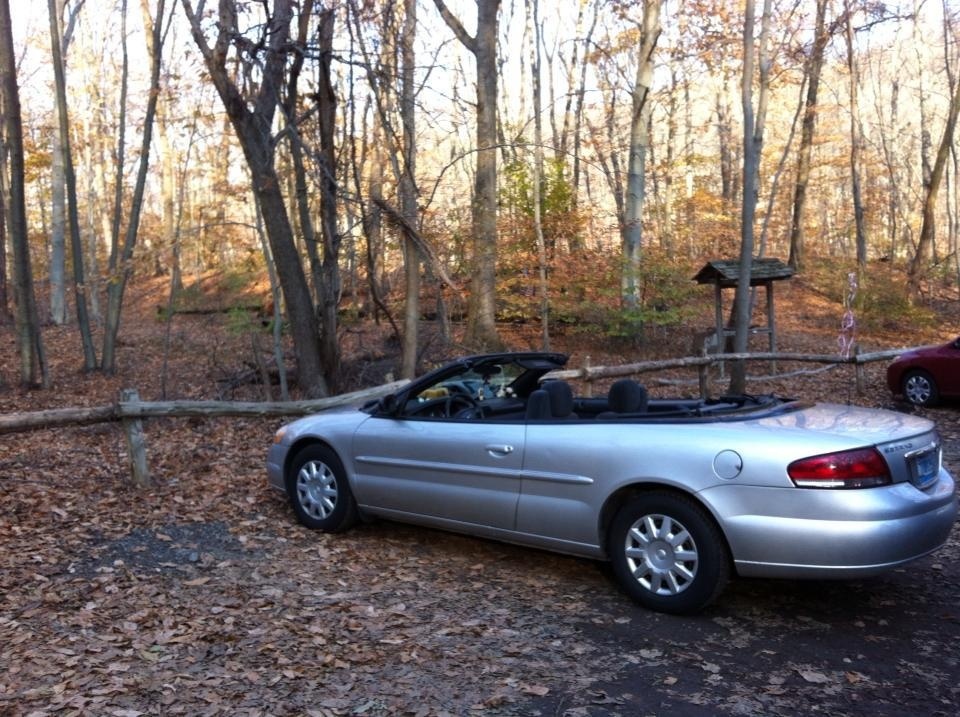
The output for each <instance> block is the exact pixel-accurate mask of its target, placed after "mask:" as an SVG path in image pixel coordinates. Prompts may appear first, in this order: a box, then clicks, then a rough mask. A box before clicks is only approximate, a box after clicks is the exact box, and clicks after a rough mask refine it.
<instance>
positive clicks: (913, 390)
mask: <svg viewBox="0 0 960 717" xmlns="http://www.w3.org/2000/svg"><path fill="white" fill-rule="evenodd" d="M903 395H904V396H906V398H907V400H908V401H909V402H910V403H912V404H914V405H917V406H932V405H934V404H935V403H937V401H939V400H940V389H938V388H937V382H936V381H934V380H933V376H931V375H930V374H929V373H927V372H926V371H921V370H919V369H917V370H914V371H910V372H908V373H907V374H906V375H905V376H904V377H903Z"/></svg>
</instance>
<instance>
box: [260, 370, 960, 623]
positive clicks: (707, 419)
mask: <svg viewBox="0 0 960 717" xmlns="http://www.w3.org/2000/svg"><path fill="white" fill-rule="evenodd" d="M565 362H566V356H563V355H561V354H553V353H504V354H495V355H484V356H472V357H468V358H463V359H460V360H458V361H454V362H453V363H450V364H448V365H446V366H444V367H442V368H440V369H437V370H435V371H433V372H432V373H429V374H428V375H426V376H423V377H422V378H420V379H418V380H416V381H414V382H412V383H410V384H408V385H407V386H406V387H404V388H403V389H402V390H401V391H399V392H398V393H396V394H391V395H389V396H386V397H384V398H382V399H380V400H379V401H375V402H371V403H369V404H367V405H365V406H362V407H355V408H351V409H345V410H332V411H328V412H324V413H321V414H317V415H314V416H309V417H307V418H303V419H300V420H298V421H294V422H293V423H290V424H288V425H286V426H284V427H283V428H281V429H280V430H279V431H278V432H277V434H276V437H275V439H274V444H273V446H272V448H271V449H270V451H269V455H268V458H267V472H268V475H269V480H270V483H271V485H272V486H274V487H275V488H277V489H279V490H282V491H284V492H285V493H286V495H287V496H288V497H289V500H290V503H291V505H292V506H293V511H294V513H295V514H296V517H297V519H298V520H299V521H300V522H301V523H302V524H303V525H305V526H307V527H308V528H313V529H318V530H323V531H329V532H337V531H342V530H345V529H347V528H349V527H350V526H351V525H353V524H354V523H355V522H356V521H357V520H358V519H361V518H367V517H382V518H388V519H391V520H397V521H403V522H408V523H417V524H420V525H425V526H430V527H434V528H442V529H446V530H453V531H458V532H462V533H469V534H471V535H476V536H482V537H485V538H494V539H497V540H503V541H508V542H511V543H519V544H524V545H529V546H533V547H536V548H544V549H547V550H553V551H558V552H562V553H569V554H573V555H579V556H586V557H589V558H597V559H604V560H609V561H610V562H611V563H612V566H613V571H614V573H615V575H616V577H617V579H618V580H619V582H620V584H621V585H622V587H623V589H624V590H625V591H626V592H627V593H628V594H629V595H630V596H631V597H632V598H634V599H635V600H636V601H637V602H639V603H640V604H642V605H644V606H646V607H648V608H652V609H654V610H660V611H663V612H669V613H690V612H696V611H698V610H700V609H702V608H703V607H705V606H706V605H708V604H709V603H710V602H711V601H712V600H714V599H715V598H716V597H717V596H718V595H719V593H720V592H721V590H722V589H723V587H724V585H725V583H726V582H727V581H728V579H729V578H730V577H731V576H732V575H734V574H736V575H741V576H753V577H785V578H818V579H822V578H854V577H864V576H870V575H874V574H877V573H880V572H883V571H886V570H890V569H891V568H894V567H896V566H899V565H902V564H904V563H907V562H909V561H911V560H914V559H916V558H919V557H921V556H923V555H926V554H928V553H930V552H931V551H933V550H936V549H937V548H938V547H940V546H941V545H942V544H943V543H944V542H945V541H946V539H947V536H948V534H949V533H950V530H951V528H952V527H953V524H954V520H955V518H956V513H957V500H956V497H955V493H954V482H953V479H952V478H951V476H950V475H949V473H948V472H947V471H946V470H944V468H943V466H942V461H941V457H942V456H941V443H940V438H939V436H938V434H937V432H936V430H935V428H934V425H933V424H932V423H931V422H930V421H928V420H926V419H923V418H918V417H916V416H910V415H905V414H900V413H894V412H889V411H880V410H872V409H866V408H858V407H855V406H840V405H825V404H811V403H805V402H801V401H794V400H785V399H780V398H776V397H772V396H760V397H757V396H736V397H723V398H719V399H710V400H699V399H676V400H667V399H656V398H649V397H648V395H647V392H646V390H645V389H644V387H643V386H642V385H640V384H639V383H637V382H635V381H632V380H629V379H622V380H619V381H617V382H615V383H614V384H613V385H612V386H611V387H610V390H609V393H608V394H607V395H606V396H603V397H596V398H591V397H582V398H575V397H574V395H573V392H572V391H571V388H570V386H569V384H567V383H566V382H564V381H561V380H551V379H550V376H549V374H550V372H551V371H555V370H556V369H560V368H562V367H563V365H564V364H565Z"/></svg>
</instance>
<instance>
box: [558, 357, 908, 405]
mask: <svg viewBox="0 0 960 717" xmlns="http://www.w3.org/2000/svg"><path fill="white" fill-rule="evenodd" d="M910 350H911V349H888V350H885V351H873V352H871V353H859V352H855V353H854V354H853V355H852V356H849V357H844V356H839V355H837V354H800V353H783V352H777V353H742V354H707V353H704V354H703V355H701V356H688V357H686V358H678V359H664V360H662V361H640V362H637V363H629V364H623V365H621V366H589V365H587V366H583V367H582V368H574V369H564V370H562V371H553V372H551V374H550V375H551V376H552V377H554V378H561V379H565V380H580V381H584V382H586V383H587V384H590V383H592V382H593V381H597V380H600V379H606V378H621V377H624V376H635V375H637V374H641V373H651V372H653V371H664V370H666V369H672V368H696V369H697V371H698V373H699V378H700V395H701V396H703V397H706V396H707V394H708V387H707V384H708V381H707V371H708V370H709V369H710V367H712V366H713V365H715V364H719V363H724V362H726V361H741V360H742V361H773V362H776V361H795V362H799V363H820V364H834V365H843V364H848V365H852V366H854V367H855V368H856V381H857V393H858V394H860V395H863V367H864V366H865V365H866V364H868V363H872V362H875V361H885V360H889V359H891V358H893V357H895V356H899V355H900V354H902V353H903V352H904V351H910ZM774 378H775V377H774Z"/></svg>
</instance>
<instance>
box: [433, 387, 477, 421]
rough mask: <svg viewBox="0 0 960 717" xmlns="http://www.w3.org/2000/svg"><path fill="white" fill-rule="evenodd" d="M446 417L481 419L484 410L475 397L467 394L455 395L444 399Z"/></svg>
mask: <svg viewBox="0 0 960 717" xmlns="http://www.w3.org/2000/svg"><path fill="white" fill-rule="evenodd" d="M443 411H444V415H446V416H447V417H448V418H454V417H456V418H480V417H481V416H483V410H482V409H481V408H480V404H479V402H478V401H477V399H475V398H474V397H473V396H471V395H470V394H467V393H453V394H450V395H449V396H447V397H446V398H445V399H444V406H443Z"/></svg>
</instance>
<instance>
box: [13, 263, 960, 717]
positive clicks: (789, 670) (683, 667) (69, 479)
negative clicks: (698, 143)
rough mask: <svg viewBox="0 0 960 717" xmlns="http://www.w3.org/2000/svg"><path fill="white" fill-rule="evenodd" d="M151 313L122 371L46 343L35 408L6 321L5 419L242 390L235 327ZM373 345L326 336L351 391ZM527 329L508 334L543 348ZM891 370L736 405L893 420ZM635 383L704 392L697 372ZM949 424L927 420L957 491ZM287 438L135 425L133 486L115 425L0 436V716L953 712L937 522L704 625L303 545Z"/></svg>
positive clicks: (587, 347)
mask: <svg viewBox="0 0 960 717" xmlns="http://www.w3.org/2000/svg"><path fill="white" fill-rule="evenodd" d="M785 284H787V285H786V286H783V287H780V286H778V287H777V291H778V294H777V308H778V326H779V336H778V343H779V347H780V348H781V349H782V350H784V351H793V352H805V353H816V354H827V353H835V352H836V347H837V335H838V327H839V324H840V318H841V315H842V313H843V310H842V307H840V306H839V305H837V304H836V303H835V302H830V301H828V300H827V299H825V298H824V297H823V296H822V295H820V294H818V293H817V292H815V291H813V290H812V289H811V288H810V287H809V286H805V285H804V284H803V283H802V282H801V281H799V280H795V281H792V282H785ZM705 293H706V290H705ZM161 296H162V288H161V287H160V286H159V285H157V286H151V287H148V288H144V287H143V286H142V287H140V288H139V289H137V288H134V290H133V291H132V292H130V307H129V309H128V310H127V313H126V314H125V319H124V324H123V327H122V333H121V336H122V344H121V347H120V351H119V355H118V365H119V372H118V374H117V375H116V376H112V377H106V376H103V375H100V374H84V373H83V372H82V371H81V370H80V365H81V347H80V339H79V336H78V334H77V332H76V329H75V327H47V328H45V330H44V340H45V344H46V350H47V355H48V357H49V361H50V366H51V370H52V375H53V380H54V385H53V387H52V388H51V389H49V390H42V391H41V390H31V391H27V390H22V389H20V388H17V387H16V378H17V357H16V352H15V346H14V336H13V331H12V329H10V328H8V327H0V414H10V413H17V412H23V411H32V410H40V409H46V408H60V407H69V406H98V405H106V404H109V403H113V402H115V401H116V399H117V395H118V393H119V390H120V389H121V388H124V387H135V388H137V389H138V390H139V392H140V395H141V397H142V398H144V399H145V400H159V399H161V398H165V399H178V398H192V399H213V398H227V399H230V398H233V399H238V400H259V399H261V398H262V395H261V393H260V389H259V387H257V386H256V385H254V384H240V385H236V381H235V379H236V377H238V376H240V375H241V374H242V373H243V372H245V371H248V370H249V368H250V366H249V364H248V362H249V359H250V357H251V356H252V349H251V345H252V343H251V334H250V332H249V331H245V330H243V326H242V325H240V324H243V323H244V322H243V320H241V319H238V318H237V315H236V314H224V313H210V314H190V315H185V314H184V315H181V314H178V315H176V316H175V317H174V319H173V321H172V323H171V324H170V325H169V327H168V326H167V325H166V324H165V323H164V322H163V321H161V320H160V319H158V317H157V311H156V307H157V305H158V304H162V303H163V299H162V298H158V297H161ZM712 311H713V309H712V306H707V305H705V307H704V316H705V318H704V320H703V321H702V322H700V323H699V324H697V325H691V326H690V327H688V328H685V329H684V330H673V331H668V332H658V331H654V332H653V333H652V334H651V335H650V336H649V337H648V341H647V342H646V343H645V344H644V345H641V346H633V345H626V344H617V343H614V342H604V341H603V340H602V337H597V336H596V335H590V334H588V333H583V334H581V333H576V332H574V331H573V330H572V329H570V328H568V329H567V330H566V331H565V332H564V333H557V334H556V335H555V337H554V345H553V348H554V349H555V350H565V351H568V352H569V353H570V354H571V361H570V364H569V366H571V367H576V366H580V365H583V363H584V362H585V361H586V360H587V357H588V356H589V361H590V362H591V363H592V364H593V365H603V364H610V363H627V362H633V361H638V360H644V359H649V358H664V357H678V356H687V355H692V354H695V353H699V350H695V348H694V347H695V343H696V339H695V337H696V336H697V335H698V333H702V332H703V331H705V330H708V329H709V327H710V317H711V316H712ZM939 311H940V316H941V321H940V323H939V324H938V325H937V326H936V327H933V328H926V329H922V330H915V329H913V328H912V327H910V326H908V325H902V324H901V325H898V324H897V322H896V321H893V322H891V325H890V326H889V327H888V328H887V329H886V330H885V331H884V332H877V333H872V334H869V335H867V334H864V333H861V335H860V343H861V346H862V348H863V350H864V351H873V350H879V349H883V348H888V347H903V346H914V345H921V344H929V343H937V342H941V341H946V340H947V339H950V338H953V337H955V336H956V335H957V334H958V332H960V309H958V302H957V300H956V299H955V298H948V299H946V300H945V301H944V302H943V304H942V306H940V307H939ZM168 328H169V334H168V333H167V332H168ZM384 330H385V329H381V328H377V327H374V326H369V325H362V326H361V325H356V326H351V327H348V328H346V329H345V330H344V335H343V345H344V353H345V367H346V370H347V375H348V377H349V380H350V382H352V383H353V384H354V385H351V386H349V388H356V387H358V385H357V384H360V383H366V384H368V385H370V384H374V383H378V382H381V381H382V380H383V379H384V377H385V375H386V373H387V371H388V370H389V369H390V366H391V365H392V361H393V359H394V357H395V354H394V353H393V352H392V351H391V349H390V345H391V342H389V341H385V340H383V339H382V338H381V336H380V334H381V332H382V331H384ZM432 331H433V327H432V326H431V325H425V326H424V335H425V337H426V338H425V344H426V345H427V347H428V353H429V355H430V356H431V357H434V358H437V359H440V358H443V357H444V356H448V355H454V354H455V353H457V349H456V348H452V349H451V348H444V347H442V346H441V345H440V343H439V341H438V340H437V339H432V338H431V336H433V333H432ZM538 332H539V328H538V327H537V326H535V325H530V326H512V327H509V328H506V329H505V336H506V337H507V339H508V341H509V342H510V344H511V348H515V349H535V348H538V342H539V338H538V337H539V333H538ZM168 338H169V351H165V348H164V347H165V344H166V341H167V339H168ZM260 341H261V342H262V344H263V345H264V346H266V345H268V344H269V337H268V336H263V337H261V339H260ZM754 348H755V349H756V350H765V347H764V346H754ZM165 355H166V359H164V356H165ZM885 365H886V364H885V363H878V364H871V365H870V366H869V367H868V368H867V371H866V377H867V383H866V389H867V390H866V393H865V395H862V396H861V395H857V393H856V390H855V388H854V377H853V371H852V369H850V368H848V367H844V368H839V369H834V370H830V371H820V372H817V373H804V374H799V375H793V376H790V377H788V378H781V379H778V380H776V381H767V382H763V383H759V384H757V385H756V386H754V385H751V388H750V390H751V391H753V392H769V391H775V392H777V393H781V394H789V395H792V396H795V397H799V398H807V399H829V400H831V401H834V402H847V401H849V402H852V403H857V404H861V405H867V406H882V407H888V408H901V409H902V408H903V407H902V406H901V407H898V406H896V405H895V404H894V403H893V401H892V399H891V397H890V395H889V393H888V391H887V388H886V386H885V383H884V369H885ZM756 366H757V368H756V369H754V368H753V367H751V370H752V371H753V370H757V371H760V368H759V367H760V366H763V367H764V370H766V367H765V365H764V364H757V365H756ZM780 369H781V370H784V369H790V370H792V369H808V370H809V369H810V366H809V365H806V366H792V367H787V366H781V367H780ZM665 377H666V378H673V379H677V380H680V379H685V380H688V381H689V380H691V379H695V378H696V377H695V375H691V374H690V373H689V372H687V373H679V374H675V375H672V376H671V375H665ZM644 380H645V381H647V382H648V383H650V384H651V385H653V386H654V390H655V391H671V392H682V393H691V394H692V393H695V392H696V384H695V380H694V381H693V382H692V383H688V384H680V385H676V384H674V385H671V386H661V385H658V384H657V383H656V381H655V380H654V379H653V377H645V378H644ZM721 390H722V389H721ZM958 408H960V407H958V406H957V405H949V406H946V407H943V408H937V409H928V410H923V411H921V413H923V414H924V415H927V416H929V417H931V418H932V419H934V420H935V421H937V423H938V425H939V427H940V430H941V433H942V434H943V436H944V438H945V443H946V456H945V458H946V462H947V465H948V466H949V467H950V468H951V469H952V470H953V471H954V473H955V474H956V473H958V472H960V410H958ZM279 424H280V422H279V421H278V420H275V419H262V420H261V419H256V420H255V419H234V418H221V419H208V420H199V419H189V420H188V419H155V420H151V421H149V422H147V424H146V434H147V446H148V454H149V461H150V468H151V471H152V474H153V477H154V479H155V480H156V486H155V487H154V488H151V489H149V490H143V489H137V488H135V487H134V486H132V485H131V483H130V481H129V478H128V469H127V456H126V449H125V442H124V438H123V436H122V434H121V432H120V431H119V429H118V428H117V427H116V426H114V425H93V426H87V427H77V428H60V429H56V430H43V431H35V432H32V433H24V434H17V435H6V436H0V715H5V716H6V715H10V716H12V717H21V716H22V717H26V716H28V715H30V716H37V717H40V716H42V715H53V714H57V715H61V714H63V715H115V716H118V717H135V716H137V715H180V714H183V715H227V714H229V715H237V716H244V715H250V716H253V715H325V716H326V715H378V716H379V715H394V714H407V715H423V716H426V715H543V716H544V717H546V716H548V715H567V716H569V717H584V716H587V715H594V716H599V715H672V716H674V717H676V716H679V717H683V716H694V715H703V716H707V715H797V714H829V715H844V714H850V715H867V714H870V715H901V714H907V713H909V714H926V715H936V714H944V715H954V714H957V713H960V684H958V682H957V679H956V677H957V675H958V674H960V535H958V532H957V531H954V534H953V536H952V537H951V539H950V541H949V543H948V544H947V545H946V546H945V547H944V548H943V549H941V550H940V551H938V552H937V553H936V554H934V555H933V556H930V557H928V558H925V559H923V560H921V561H919V562H917V563H916V564H914V565H912V566H910V567H909V568H906V569H902V570H897V571H894V572H892V573H890V574H888V575H885V576H883V577H880V578H876V579H872V580H863V581H853V582H843V583H827V582H805V583H801V582H792V581H773V580H737V581H734V582H733V583H732V584H731V585H730V587H729V588H728V590H727V591H726V592H725V593H724V594H723V595H722V596H721V598H720V600H719V601H718V602H717V603H716V604H715V605H714V606H712V607H710V608H709V609H708V610H707V611H705V612H704V613H703V614H701V615H698V616H696V617H683V618H679V617H671V616H666V615H660V614H656V613H652V612H649V611H646V610H644V609H641V608H639V607H637V606H636V605H634V604H633V603H632V602H630V600H629V599H628V598H626V597H625V596H623V595H622V594H621V593H620V592H619V591H618V590H617V589H616V587H615V586H614V583H613V580H612V578H611V576H610V575H609V574H608V570H607V569H606V567H605V566H603V565H601V564H597V563H594V562H591V561H587V560H580V559H576V558H570V557H564V556H559V555H553V554H547V553H541V552H538V551H532V550H527V549H521V548H516V547H513V546H509V545H502V544H499V543H494V542H490V541H485V540H477V539H472V538H468V537H461V536H455V535H448V534H443V533H438V532H435V531H430V530H425V529H420V528H414V527H408V526H401V525H396V524H390V523H386V522H378V523H371V524H365V525H362V526H361V527H359V528H358V529H355V530H353V531H352V532H350V533H347V534H344V535H335V536H332V535H321V534H315V533H311V532H309V531H306V530H303V529H301V528H300V527H298V526H297V525H296V524H295V521H294V519H293V516H292V512H291V510H290V509H289V507H288V506H287V504H286V503H285V502H284V500H283V499H282V497H281V496H279V495H277V494H274V493H273V492H271V491H270V490H269V489H268V487H267V484H266V480H265V472H264V456H265V453H266V449H267V446H268V444H269V442H270V440H271V438H272V435H273V432H274V430H275V429H276V428H277V427H278V426H279Z"/></svg>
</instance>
